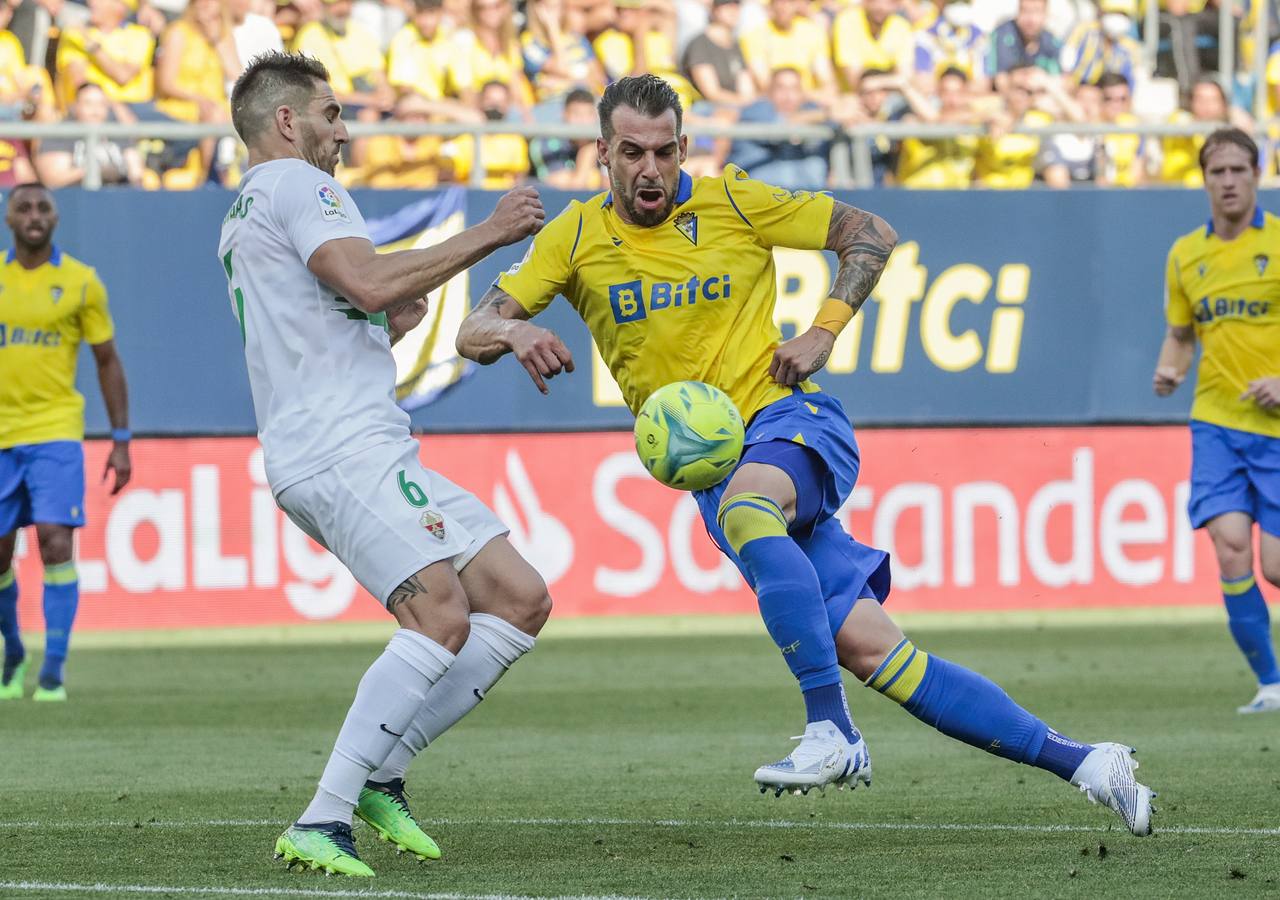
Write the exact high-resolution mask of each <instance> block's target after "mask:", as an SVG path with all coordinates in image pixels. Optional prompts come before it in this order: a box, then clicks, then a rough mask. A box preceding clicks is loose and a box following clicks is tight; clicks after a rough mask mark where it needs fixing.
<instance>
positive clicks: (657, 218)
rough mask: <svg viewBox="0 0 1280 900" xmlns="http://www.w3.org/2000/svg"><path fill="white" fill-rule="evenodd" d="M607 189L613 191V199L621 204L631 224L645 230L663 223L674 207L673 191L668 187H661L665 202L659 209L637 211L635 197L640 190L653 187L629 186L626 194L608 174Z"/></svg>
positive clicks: (674, 197)
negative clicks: (629, 188) (629, 189)
mask: <svg viewBox="0 0 1280 900" xmlns="http://www.w3.org/2000/svg"><path fill="white" fill-rule="evenodd" d="M609 187H610V188H611V189H612V190H613V196H614V198H615V199H616V200H618V201H620V202H621V203H622V208H623V209H624V210H625V211H626V213H627V218H628V219H629V220H630V221H631V222H632V223H633V224H635V225H640V226H643V227H645V228H651V227H653V226H654V225H660V224H662V223H663V222H665V221H666V218H667V216H669V215H671V210H672V209H674V208H675V205H676V195H675V191H674V190H672V189H671V186H670V185H666V184H664V185H661V187H662V192H663V195H664V196H665V197H666V199H667V202H666V203H665V204H663V206H662V208H661V209H638V208H637V207H636V195H637V194H638V193H639V191H640V188H641V187H646V188H648V187H655V185H651V184H646V185H641V184H638V183H637V184H633V185H632V186H631V193H630V194H628V193H627V192H626V191H625V190H623V189H622V185H621V184H620V183H619V182H618V179H617V177H616V176H615V175H614V174H613V173H610V174H609Z"/></svg>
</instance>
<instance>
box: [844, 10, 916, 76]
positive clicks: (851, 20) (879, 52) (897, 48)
mask: <svg viewBox="0 0 1280 900" xmlns="http://www.w3.org/2000/svg"><path fill="white" fill-rule="evenodd" d="M833 31H834V35H833V38H832V58H833V59H834V61H835V64H836V66H837V67H839V68H840V69H841V70H843V69H845V68H846V67H847V66H852V65H856V66H858V67H859V68H861V69H889V70H891V71H896V72H899V73H901V74H903V75H909V74H911V71H912V61H913V58H914V52H915V39H916V36H915V33H914V32H913V31H912V30H911V23H910V22H908V21H907V20H906V19H904V18H903V17H902V16H899V15H892V16H889V18H887V19H885V21H884V24H883V25H881V26H880V33H879V34H878V35H873V34H872V33H871V20H870V19H868V18H867V13H866V10H864V9H863V8H862V7H861V6H851V7H849V8H848V9H846V10H843V11H841V13H840V14H839V15H838V16H836V21H835V25H834V26H833ZM841 80H842V81H843V80H844V79H843V76H841ZM857 87H858V86H857V85H856V84H846V85H845V89H846V90H850V91H852V90H857Z"/></svg>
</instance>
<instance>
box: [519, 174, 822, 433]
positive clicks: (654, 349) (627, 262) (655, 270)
mask: <svg viewBox="0 0 1280 900" xmlns="http://www.w3.org/2000/svg"><path fill="white" fill-rule="evenodd" d="M832 205H833V201H832V199H831V197H830V196H828V195H825V194H817V193H810V192H808V191H787V190H783V189H781V188H776V187H771V186H770V185H767V184H764V183H763V182H759V181H754V180H752V179H751V178H749V177H748V176H747V173H746V172H744V171H742V170H741V169H739V168H737V167H736V166H728V167H726V169H725V172H724V175H723V176H721V177H716V178H698V179H696V180H695V179H693V178H690V177H689V176H688V175H687V174H685V173H683V172H681V173H680V185H679V189H678V191H677V194H676V203H675V207H674V208H673V209H672V211H671V213H670V215H669V216H668V217H667V219H666V221H664V222H662V223H661V224H660V225H656V226H653V227H647V228H646V227H641V226H636V225H628V224H627V223H626V222H623V221H622V219H621V218H619V217H618V214H617V212H616V211H615V210H614V208H613V202H612V195H609V194H599V195H598V196H596V197H593V198H592V199H590V200H588V201H586V202H585V203H579V202H578V201H573V202H571V203H570V204H569V206H568V207H567V208H566V209H565V210H564V212H562V213H561V214H560V215H558V216H556V218H555V219H553V220H552V221H551V222H550V223H548V224H547V226H546V227H545V228H544V229H543V230H542V232H541V233H539V234H538V236H537V237H536V238H535V239H534V242H533V245H532V246H531V247H530V248H529V252H528V253H527V254H526V255H525V258H524V261H523V262H521V263H520V264H519V265H517V266H513V267H512V268H511V270H510V271H508V272H506V273H505V274H503V275H501V276H500V277H499V278H498V281H497V285H498V287H499V288H501V289H502V290H504V291H506V292H507V293H508V294H510V295H511V296H512V297H514V298H515V299H516V300H517V301H518V302H519V303H520V305H521V306H523V307H524V308H525V309H526V310H528V311H529V313H531V314H534V313H538V312H540V311H541V310H543V309H545V308H546V307H547V305H548V304H549V303H551V301H552V300H554V299H555V297H556V295H557V294H563V295H564V296H565V297H566V298H567V299H568V300H569V303H570V304H572V305H573V307H574V309H576V310H577V311H578V314H579V315H580V316H582V319H583V321H584V322H586V324H587V328H588V329H589V330H590V331H591V334H592V336H593V337H594V338H595V342H596V346H597V347H598V348H599V349H600V355H601V356H602V357H603V359H604V361H605V363H606V364H607V365H608V366H609V370H610V371H611V372H612V373H613V377H614V378H615V379H616V380H617V382H618V386H619V387H620V388H621V389H622V396H623V398H624V399H625V400H626V403H627V406H629V407H630V408H631V411H632V412H633V413H634V412H636V411H637V410H639V409H640V407H641V405H642V404H643V403H644V401H645V399H646V398H647V397H648V396H649V394H651V393H652V392H653V391H655V390H656V389H658V388H659V387H662V386H663V385H664V384H668V383H670V382H673V381H686V380H696V381H705V382H707V383H708V384H713V385H715V386H716V387H718V388H720V389H721V390H722V391H724V392H725V393H726V394H728V395H729V397H730V398H731V399H732V400H733V402H734V404H735V405H736V406H737V407H738V411H739V412H741V413H742V417H743V419H744V420H746V419H750V418H751V416H752V415H753V414H754V413H755V412H756V411H757V410H759V409H761V408H762V407H764V406H767V405H768V404H770V403H772V402H773V401H775V400H777V399H779V398H781V397H785V396H787V395H788V394H789V393H790V388H785V387H782V386H781V385H779V384H777V383H776V382H774V381H773V380H772V379H771V378H770V377H769V363H770V360H771V359H772V357H773V351H774V349H775V348H776V347H777V346H778V343H779V341H780V340H781V338H782V335H781V333H780V332H779V331H778V327H777V326H776V325H775V324H774V322H773V307H774V302H775V300H776V299H777V284H776V275H775V271H774V264H773V248H774V247H775V246H781V247H794V248H797V249H811V250H816V249H821V248H822V247H823V246H824V245H825V244H826V240H827V229H828V227H829V226H830V224H831V210H832ZM805 387H806V388H810V389H811V388H812V386H811V385H805Z"/></svg>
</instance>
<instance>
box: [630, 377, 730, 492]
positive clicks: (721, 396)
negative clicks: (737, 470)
mask: <svg viewBox="0 0 1280 900" xmlns="http://www.w3.org/2000/svg"><path fill="white" fill-rule="evenodd" d="M635 434H636V453H638V454H639V455H640V461H641V462H642V463H644V467H645V468H646V469H648V470H649V474H650V475H652V476H653V477H654V478H656V479H658V480H659V481H661V482H662V483H663V484H665V485H667V486H668V487H673V488H676V489H677V490H681V491H701V490H704V489H706V488H709V487H713V486H715V485H717V484H719V483H720V482H721V481H723V480H724V479H725V478H726V477H727V476H728V475H729V473H730V472H732V471H733V467H734V466H736V465H737V464H738V460H739V459H740V458H741V456H742V440H743V430H742V416H741V415H740V414H739V413H738V409H737V407H735V406H734V405H733V401H732V400H730V399H729V395H728V394H726V393H725V392H724V391H722V390H720V389H719V388H717V387H712V386H711V385H709V384H703V383H702V382H701V381H676V382H673V383H672V384H668V385H664V386H663V387H660V388H658V389H657V390H656V391H654V392H653V393H652V394H650V395H649V399H648V400H646V401H644V406H642V407H640V413H639V414H638V415H637V416H636V428H635Z"/></svg>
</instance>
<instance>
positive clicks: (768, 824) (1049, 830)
mask: <svg viewBox="0 0 1280 900" xmlns="http://www.w3.org/2000/svg"><path fill="white" fill-rule="evenodd" d="M420 821H421V823H422V824H423V825H425V826H430V825H443V826H475V825H505V826H535V827H556V828H586V827H627V828H759V829H784V830H785V829H796V830H800V831H805V830H812V831H958V832H975V833H981V832H1013V833H1021V834H1056V833H1082V832H1083V833H1089V832H1097V831H1106V830H1107V827H1108V825H1107V824H1102V823H1100V824H1098V825H1066V824H1053V825H1009V824H1004V823H999V822H813V821H809V822H794V821H788V820H785V819H773V820H759V819H722V820H715V819H608V818H602V819H595V818H587V819H453V818H443V819H422V820H420ZM1108 824H1113V823H1108ZM286 825H288V823H287V822H285V821H284V820H281V819H197V820H189V821H179V820H160V821H155V822H144V821H142V820H139V819H130V820H121V821H112V820H103V821H86V822H74V821H68V822H17V821H15V822H0V829H4V828H30V829H36V830H41V829H64V828H73V829H89V828H134V827H135V826H137V827H138V828H139V829H142V828H265V827H267V826H275V827H280V828H283V827H285V826H286ZM1156 833H1157V834H1189V835H1196V834H1202V835H1228V836H1237V837H1246V836H1247V837H1280V828H1233V827H1229V826H1216V825H1169V826H1165V827H1163V828H1161V827H1159V826H1157V827H1156ZM415 896H416V895H415Z"/></svg>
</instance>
